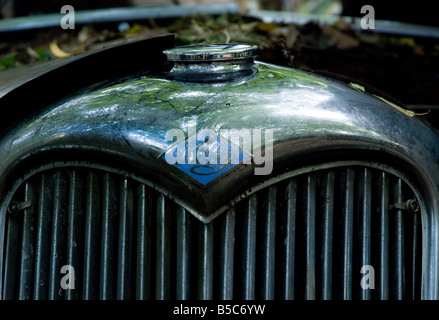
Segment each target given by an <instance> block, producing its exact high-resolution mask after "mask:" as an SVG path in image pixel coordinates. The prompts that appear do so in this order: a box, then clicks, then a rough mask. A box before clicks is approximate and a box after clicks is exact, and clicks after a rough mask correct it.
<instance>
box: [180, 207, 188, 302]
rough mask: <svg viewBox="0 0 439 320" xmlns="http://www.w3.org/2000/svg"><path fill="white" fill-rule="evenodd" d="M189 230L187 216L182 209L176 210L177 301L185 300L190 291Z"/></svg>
mask: <svg viewBox="0 0 439 320" xmlns="http://www.w3.org/2000/svg"><path fill="white" fill-rule="evenodd" d="M190 252H191V228H190V225H189V215H188V213H187V212H186V210H184V209H183V208H179V209H178V210H177V299H179V300H187V299H189V298H190V290H191V278H190V269H191V260H190Z"/></svg>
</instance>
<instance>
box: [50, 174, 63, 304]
mask: <svg viewBox="0 0 439 320" xmlns="http://www.w3.org/2000/svg"><path fill="white" fill-rule="evenodd" d="M62 179H63V178H62V176H61V172H60V171H57V172H56V173H55V177H54V190H53V195H54V197H53V209H52V210H53V211H52V212H53V213H52V223H53V225H52V237H51V245H52V246H51V251H50V275H49V299H50V300H60V299H61V298H62V295H63V291H62V290H61V289H60V288H59V287H58V286H59V283H60V282H61V273H60V270H61V267H62V266H63V263H62V261H64V258H65V257H64V255H65V247H64V244H65V240H64V235H65V233H66V232H65V231H66V230H65V228H64V227H65V219H66V215H65V212H64V210H65V207H66V203H65V199H64V198H65V195H66V192H65V188H63V180H62Z"/></svg>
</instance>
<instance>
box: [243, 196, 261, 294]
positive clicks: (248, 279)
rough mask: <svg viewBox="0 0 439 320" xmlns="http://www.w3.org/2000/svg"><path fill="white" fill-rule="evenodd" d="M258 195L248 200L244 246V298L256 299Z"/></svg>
mask: <svg viewBox="0 0 439 320" xmlns="http://www.w3.org/2000/svg"><path fill="white" fill-rule="evenodd" d="M257 204H258V202H257V198H256V195H251V196H250V198H249V199H248V200H247V203H246V205H247V208H246V211H245V213H244V215H245V216H244V236H245V238H244V242H243V245H244V248H243V255H244V261H243V264H242V266H243V269H244V270H243V271H244V274H243V276H244V277H243V280H244V283H243V291H244V292H243V298H244V299H248V300H253V299H255V269H256V211H257Z"/></svg>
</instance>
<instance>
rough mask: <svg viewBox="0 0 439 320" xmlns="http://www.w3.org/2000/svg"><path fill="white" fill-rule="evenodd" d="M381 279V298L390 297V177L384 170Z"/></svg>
mask: <svg viewBox="0 0 439 320" xmlns="http://www.w3.org/2000/svg"><path fill="white" fill-rule="evenodd" d="M378 185H379V187H378V188H379V196H380V198H379V205H378V213H379V251H378V252H379V274H378V277H379V280H378V283H379V285H378V290H379V291H378V292H379V298H380V299H381V300H388V299H389V216H388V210H389V178H388V175H387V174H386V173H385V172H382V173H381V175H380V178H379V182H378Z"/></svg>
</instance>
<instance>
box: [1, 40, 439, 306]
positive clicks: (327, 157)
mask: <svg viewBox="0 0 439 320" xmlns="http://www.w3.org/2000/svg"><path fill="white" fill-rule="evenodd" d="M143 49H144V50H145V52H150V53H151V52H156V53H157V54H156V56H155V57H156V58H157V61H150V66H153V65H155V68H152V67H148V68H145V69H142V70H140V69H139V70H138V71H137V72H132V74H131V75H128V76H127V75H124V76H123V77H122V76H117V77H110V75H111V70H109V74H108V75H106V77H107V78H106V79H101V80H102V81H96V83H94V84H93V85H87V86H86V85H83V87H82V88H80V89H79V90H75V91H74V92H71V93H69V94H67V95H65V96H64V97H61V98H59V99H57V101H55V102H52V103H50V104H47V105H42V106H41V107H38V108H34V109H33V110H32V112H31V111H29V112H27V113H26V114H21V115H20V117H17V119H15V122H14V123H13V124H12V125H10V126H9V127H8V129H7V130H5V131H4V133H3V135H2V136H1V140H0V173H1V174H0V233H1V237H0V239H1V242H0V243H1V246H0V250H1V253H2V254H1V255H0V257H1V258H0V259H1V263H0V265H1V274H2V280H1V294H2V299H421V298H422V299H437V298H438V288H439V279H438V268H437V267H438V250H439V248H438V240H439V231H438V227H439V221H438V214H439V202H438V201H439V188H438V183H439V149H438V147H439V144H438V142H439V136H438V134H437V132H436V131H435V130H434V129H433V128H432V127H430V126H429V125H428V124H426V123H425V122H424V121H423V120H422V119H420V118H419V117H417V116H416V115H414V114H413V113H409V112H405V110H404V109H402V108H401V107H398V106H396V105H394V104H393V103H391V102H390V101H388V99H383V98H381V97H378V96H374V95H373V94H371V93H369V92H367V90H362V89H361V88H360V89H361V90H358V89H359V87H358V86H355V85H354V84H353V85H352V86H349V85H348V84H346V83H342V82H338V81H335V80H331V79H329V78H324V77H321V76H317V75H314V74H311V73H305V72H303V71H298V70H295V69H290V68H285V67H280V66H276V65H271V64H266V63H262V62H259V61H254V59H255V58H256V57H257V52H258V49H257V47H255V46H252V45H245V44H216V45H206V46H203V45H201V46H188V47H176V48H172V45H169V43H167V44H166V45H165V46H164V48H160V46H157V44H156V43H154V42H153V40H150V41H149V42H148V41H145V42H144V48H143ZM163 49H165V50H163ZM108 52H110V53H109V54H110V55H111V52H116V51H115V49H108V50H107V53H108ZM162 52H163V53H162ZM92 56H93V55H89V56H88V57H84V58H82V59H83V60H82V61H86V59H91V58H90V57H92ZM160 57H161V58H163V57H166V58H167V59H161V58H160ZM113 58H114V59H117V56H115V57H113ZM80 60H81V57H77V58H75V59H72V61H71V62H70V63H67V64H66V65H65V66H63V67H61V68H58V69H57V72H58V74H63V73H62V72H63V70H65V68H68V66H69V65H72V64H75V63H78V61H80ZM163 61H164V63H163ZM113 63H114V61H113ZM78 65H79V66H85V65H87V64H85V63H83V64H76V66H78ZM88 66H89V67H88V68H90V69H84V70H82V71H83V72H84V74H85V77H86V74H87V72H89V74H90V75H91V74H92V73H93V65H92V64H88ZM63 68H64V69H63ZM108 68H109V69H111V64H108ZM45 70H46V71H45V72H43V74H37V75H33V76H32V77H29V79H28V80H21V81H22V82H21V83H20V85H10V86H9V87H8V88H7V89H3V90H4V92H5V93H4V98H3V99H2V100H3V103H2V104H1V105H2V107H3V108H6V109H13V108H14V109H15V108H16V109H17V110H19V108H20V107H21V106H20V104H17V103H16V104H13V103H14V99H12V98H9V99H7V98H8V95H9V96H11V95H12V96H13V94H14V92H17V90H20V88H22V87H23V86H24V85H28V86H29V85H32V84H33V85H38V81H41V78H42V77H43V78H44V76H46V77H47V79H49V80H47V79H46V78H45V79H46V80H45V81H47V82H46V83H45V86H46V85H47V87H48V88H50V83H55V82H56V81H61V80H60V78H59V77H58V78H53V77H52V78H50V77H48V76H47V74H48V73H47V72H48V71H47V70H49V69H45ZM65 76H66V77H67V76H68V74H65ZM22 77H23V74H22ZM24 78H25V79H26V74H24ZM77 81H80V80H77ZM77 85H78V84H77ZM78 86H79V87H80V86H81V85H80V84H79V85H78ZM48 90H49V89H48ZM46 94H48V95H50V92H49V91H48V92H47V93H46ZM21 95H23V91H21ZM5 97H6V98H5ZM16 99H18V100H19V99H20V98H18V97H17V98H16ZM23 99H25V98H23V96H21V101H24V100H23ZM2 100H0V101H2ZM36 100H38V99H35V100H32V101H33V102H34V103H35V105H39V104H38V101H36ZM4 101H6V102H4ZM15 101H17V100H15ZM28 101H30V100H28ZM66 274H69V275H70V276H71V277H70V280H69V282H68V283H66V282H65V281H63V279H64V277H65V275H66ZM72 275H73V276H72Z"/></svg>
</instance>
